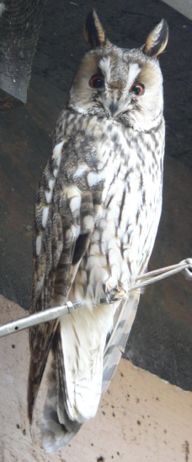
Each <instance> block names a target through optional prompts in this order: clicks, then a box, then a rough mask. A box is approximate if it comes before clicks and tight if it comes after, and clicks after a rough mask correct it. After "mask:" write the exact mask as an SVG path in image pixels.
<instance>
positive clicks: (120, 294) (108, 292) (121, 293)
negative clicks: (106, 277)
mask: <svg viewBox="0 0 192 462" xmlns="http://www.w3.org/2000/svg"><path fill="white" fill-rule="evenodd" d="M104 293H105V297H106V301H107V303H113V302H115V301H118V300H122V299H123V298H125V297H126V295H127V294H126V291H125V290H124V289H123V288H122V287H118V286H116V287H112V286H111V283H110V281H108V282H107V283H106V284H105V285H104Z"/></svg>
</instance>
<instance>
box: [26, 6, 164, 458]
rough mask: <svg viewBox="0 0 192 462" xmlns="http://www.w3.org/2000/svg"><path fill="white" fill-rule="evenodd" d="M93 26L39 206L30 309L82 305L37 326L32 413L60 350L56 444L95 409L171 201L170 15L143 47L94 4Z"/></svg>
mask: <svg viewBox="0 0 192 462" xmlns="http://www.w3.org/2000/svg"><path fill="white" fill-rule="evenodd" d="M85 31H86V37H87V39H88V41H89V43H90V44H91V47H92V49H91V51H89V52H88V53H86V55H85V56H84V58H83V60H82V63H81V65H80V68H79V70H78V72H77V75H76V77H75V79H74V82H73V85H72V88H71V91H70V97H69V102H68V105H67V108H66V109H65V110H64V111H63V112H62V114H61V116H60V118H59V121H58V124H57V127H56V133H55V147H54V149H53V153H52V156H51V157H50V160H49V161H48V164H47V166H46V167H45V170H44V172H43V174H42V178H41V181H40V185H39V190H38V193H37V200H36V207H35V233H34V249H33V256H34V272H33V303H32V309H31V311H32V312H36V311H40V310H43V309H45V308H47V307H49V306H50V307H51V306H55V305H58V304H62V303H63V302H64V301H66V300H68V299H69V300H71V301H72V302H74V301H81V303H82V304H83V306H84V309H81V310H80V311H78V310H77V311H76V312H73V313H71V314H70V313H69V314H68V315H67V316H64V317H62V318H61V319H59V320H57V321H53V322H50V323H47V324H45V325H41V326H38V327H34V328H31V330H30V348H31V363H30V372H29V390H28V403H29V418H30V420H32V412H33V405H34V402H35V398H36V395H37V392H38V388H39V385H40V382H41V379H42V375H43V372H44V369H45V365H46V362H47V359H48V355H50V356H52V362H51V369H50V372H49V386H48V392H47V399H46V403H45V408H44V417H43V441H44V447H45V448H46V449H47V450H48V451H54V450H57V449H58V448H59V447H62V446H64V445H65V444H67V442H68V441H69V440H70V439H71V437H72V436H73V435H74V434H75V433H76V432H77V431H78V430H79V428H80V426H81V424H82V423H83V422H85V421H86V420H87V419H89V418H91V417H93V416H94V415H95V414H96V412H97V408H98V405H99V401H100V397H101V393H102V391H104V390H105V389H106V387H107V386H108V384H109V382H110V380H111V377H112V374H113V372H114V370H115V367H116V366H117V364H118V362H119V359H120V357H121V354H122V352H123V350H124V348H125V345H126V341H127V339H128V335H129V332H130V330H131V327H132V324H133V321H134V318H135V314H136V310H137V305H138V301H139V296H140V293H139V291H132V292H128V291H129V289H130V287H131V286H132V285H134V282H135V279H136V277H137V276H138V275H139V274H141V273H143V272H144V271H145V270H146V268H147V264H148V261H149V258H150V255H151V252H152V249H153V245H154V241H155V237H156V232H157V228H158V223H159V218H160V214H161V206H162V179H163V156H164V136H165V133H164V132H165V128H164V118H163V90H162V74H161V70H160V67H159V62H158V59H157V56H158V55H159V54H160V53H161V52H162V51H163V50H164V48H165V47H166V44H167V39H168V28H167V24H166V22H165V21H164V20H162V21H161V22H160V23H159V24H158V25H157V26H156V28H155V29H154V30H153V31H152V32H151V33H150V34H149V36H148V38H147V40H146V42H145V45H144V46H143V47H142V48H138V49H134V50H128V49H121V48H118V47H116V46H114V45H112V44H111V43H110V42H109V41H108V40H107V39H106V36H105V32H104V29H103V27H102V25H101V23H100V21H99V19H98V17H97V15H96V13H95V12H93V13H91V14H90V15H89V16H88V18H87V22H86V29H85ZM109 302H110V303H109Z"/></svg>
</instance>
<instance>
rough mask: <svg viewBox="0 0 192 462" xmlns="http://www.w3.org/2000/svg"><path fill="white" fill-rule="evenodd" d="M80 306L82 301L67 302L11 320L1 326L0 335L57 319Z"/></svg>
mask: <svg viewBox="0 0 192 462" xmlns="http://www.w3.org/2000/svg"><path fill="white" fill-rule="evenodd" d="M79 307H80V303H74V304H73V303H71V302H67V303H66V304H65V305H63V306H55V307H54V308H48V309H47V310H44V311H41V312H40V313H35V314H31V315H29V316H25V318H21V319H17V321H10V322H8V323H7V324H4V325H2V326H0V337H4V336H5V335H9V334H14V333H16V332H19V331H21V330H23V329H28V328H29V327H32V326H36V325H37V324H41V323H43V322H48V321H51V320H53V319H57V318H59V317H60V316H63V315H65V314H67V313H70V312H71V311H73V310H76V309H77V308H79Z"/></svg>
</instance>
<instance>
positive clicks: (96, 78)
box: [89, 72, 105, 89]
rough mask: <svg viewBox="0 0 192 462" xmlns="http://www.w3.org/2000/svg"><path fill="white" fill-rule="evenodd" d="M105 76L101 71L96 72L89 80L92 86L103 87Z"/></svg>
mask: <svg viewBox="0 0 192 462" xmlns="http://www.w3.org/2000/svg"><path fill="white" fill-rule="evenodd" d="M104 82H105V81H104V77H103V75H102V74H101V73H99V72H97V73H96V74H94V75H92V77H91V78H90V80H89V85H90V87H92V88H98V89H100V88H103V87H104Z"/></svg>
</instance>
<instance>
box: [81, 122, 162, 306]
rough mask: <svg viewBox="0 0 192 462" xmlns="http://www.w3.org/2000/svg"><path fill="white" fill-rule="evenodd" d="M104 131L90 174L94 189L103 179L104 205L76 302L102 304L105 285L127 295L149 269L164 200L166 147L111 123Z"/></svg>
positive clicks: (90, 185) (102, 202) (92, 237)
mask: <svg viewBox="0 0 192 462" xmlns="http://www.w3.org/2000/svg"><path fill="white" fill-rule="evenodd" d="M103 128H104V127H102V137H100V138H99V139H96V138H95V139H94V156H95V158H96V160H97V162H96V164H95V166H94V168H92V169H91V167H90V168H89V173H88V175H87V178H88V181H89V187H90V188H93V189H94V188H95V186H97V184H99V183H100V182H101V181H102V185H103V186H102V195H101V206H100V211H99V214H97V215H96V216H95V227H94V231H93V233H92V236H91V239H90V244H89V247H88V249H87V252H86V255H85V256H84V258H83V259H82V262H81V265H80V267H79V271H78V274H77V276H76V280H75V283H74V287H73V294H74V298H75V299H79V298H81V299H83V300H85V298H86V300H87V302H88V303H89V301H90V300H92V301H93V302H94V303H98V301H99V300H100V299H101V298H103V297H104V296H105V293H104V287H106V286H108V287H111V288H113V287H114V288H115V287H123V289H124V290H125V291H127V290H128V287H129V285H130V283H131V281H134V279H135V277H136V276H137V275H138V274H139V273H141V271H144V270H145V268H146V266H147V263H148V260H149V257H150V254H151V251H152V248H153V244H154V240H155V236H156V232H157V228H158V223H159V218H160V213H161V202H162V158H163V154H164V143H163V142H162V144H160V143H159V144H158V145H157V143H156V138H155V136H153V137H152V136H151V135H150V134H148V135H147V136H145V137H144V136H140V137H139V135H138V134H136V133H135V134H134V136H133V133H131V132H130V133H129V134H128V133H127V132H126V133H125V131H124V130H121V129H120V128H119V126H118V124H114V125H113V124H111V122H109V123H106V124H105V129H103ZM97 129H98V127H97ZM99 130H101V126H99ZM94 133H96V131H95V132H94ZM129 135H130V136H129ZM131 135H132V136H131Z"/></svg>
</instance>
